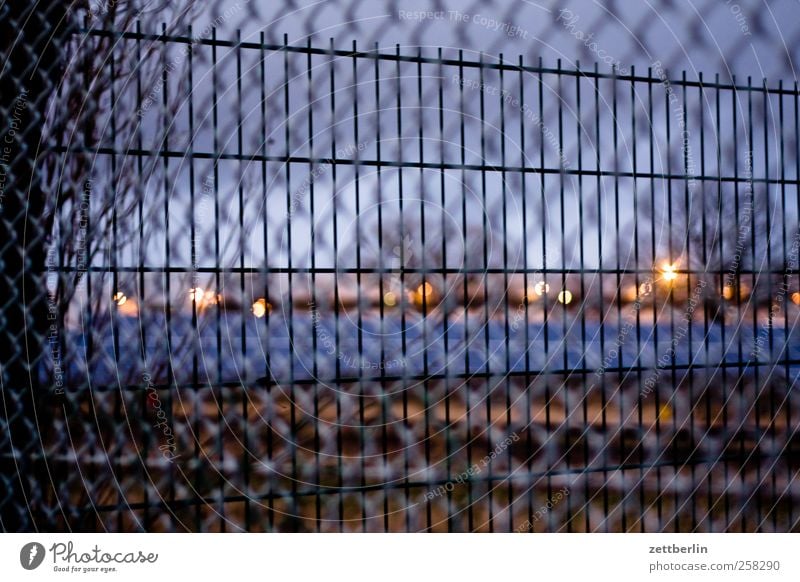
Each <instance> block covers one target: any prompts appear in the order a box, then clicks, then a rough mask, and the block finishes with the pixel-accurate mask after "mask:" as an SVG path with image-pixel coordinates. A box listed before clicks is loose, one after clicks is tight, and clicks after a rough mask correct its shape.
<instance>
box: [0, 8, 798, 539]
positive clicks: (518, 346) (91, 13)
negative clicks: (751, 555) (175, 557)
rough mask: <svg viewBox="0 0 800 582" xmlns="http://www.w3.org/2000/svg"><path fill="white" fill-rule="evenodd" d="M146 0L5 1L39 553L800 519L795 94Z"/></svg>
mask: <svg viewBox="0 0 800 582" xmlns="http://www.w3.org/2000/svg"><path fill="white" fill-rule="evenodd" d="M333 4H338V3H333ZM355 6H357V5H355ZM355 6H354V7H353V10H354V13H357V12H358V9H357V8H356V7H355ZM115 7H116V4H114V3H109V4H105V5H102V6H94V5H89V6H88V7H85V8H84V10H83V12H82V13H81V14H82V16H83V18H82V19H81V21H80V22H78V21H75V18H74V17H72V18H70V17H66V18H65V15H67V14H69V13H68V12H67V11H65V9H58V8H53V9H50V12H48V11H47V10H39V9H37V8H9V7H8V6H6V7H5V10H6V12H5V13H4V15H3V20H2V22H3V27H7V28H8V29H9V31H12V30H14V31H16V30H21V31H22V32H23V34H18V33H17V32H15V33H14V34H10V32H9V34H8V35H5V36H4V38H12V39H17V40H16V41H15V40H12V41H11V44H10V45H9V46H6V54H8V55H9V58H8V60H7V63H6V67H5V69H4V74H3V93H2V94H3V107H4V117H6V118H7V119H8V128H7V132H6V135H7V136H10V141H7V142H6V143H8V144H9V148H6V149H5V150H4V152H5V153H6V157H4V159H3V162H4V166H3V167H4V168H5V172H4V176H6V180H5V182H3V188H4V190H3V197H2V202H3V209H2V211H3V215H2V216H3V223H4V228H5V229H7V230H8V232H9V233H11V236H10V237H9V238H8V239H7V241H6V243H5V246H3V248H2V250H0V253H2V260H3V275H4V278H3V285H4V288H3V291H4V293H3V299H4V304H3V308H2V317H3V326H2V330H3V334H4V340H3V341H4V343H5V344H7V345H8V346H10V348H11V349H9V350H6V353H5V355H4V356H3V358H2V365H3V406H4V408H3V415H2V417H3V418H2V420H1V421H0V427H1V428H2V437H3V439H4V440H3V442H2V443H0V444H1V445H2V447H1V448H0V453H2V459H3V461H2V462H3V465H2V473H1V474H2V479H3V480H4V487H3V494H2V496H0V497H2V498H1V499H0V507H2V520H3V527H4V529H6V530H30V529H34V528H37V529H44V530H79V531H99V530H103V531H106V530H108V531H138V530H145V531H187V530H188V531H225V530H227V531H238V530H247V531H422V530H424V531H521V532H523V531H524V532H528V531H530V532H534V531H690V530H696V531H757V530H769V531H792V530H795V529H796V528H797V525H796V524H797V520H798V518H797V517H796V516H795V510H794V504H795V501H796V499H797V496H798V494H800V489H799V488H798V485H797V480H796V475H797V471H798V469H800V464H798V463H799V461H798V437H797V435H796V427H797V424H798V421H797V419H798V417H800V410H798V408H797V407H798V402H797V398H796V397H794V390H793V387H794V383H795V381H796V379H797V373H798V364H800V354H798V343H797V341H796V340H795V339H794V331H793V329H794V325H795V323H796V321H797V317H798V315H799V314H800V307H799V306H800V275H798V270H797V263H798V256H797V255H798V249H800V231H799V230H798V215H800V191H799V190H798V184H799V183H800V151H799V150H798V148H800V145H798V143H799V142H798V139H797V135H798V125H799V124H800V114H799V113H798V105H799V103H800V102H799V101H798V96H800V93H799V92H798V89H797V85H796V83H794V82H792V83H788V82H784V81H780V80H779V81H776V82H767V81H764V82H760V81H759V82H755V81H753V80H752V79H751V78H747V79H745V80H742V79H739V78H736V77H735V76H732V77H730V78H728V75H725V74H714V75H711V76H709V75H707V74H706V75H703V74H698V75H697V76H693V77H689V76H687V74H686V73H677V72H675V71H671V70H669V68H668V67H667V66H666V65H664V64H662V63H661V62H660V61H659V60H657V59H654V60H653V61H652V62H651V64H650V66H648V67H641V68H640V67H638V66H635V65H634V66H626V64H625V63H622V62H620V61H616V62H614V63H613V67H609V66H606V65H605V64H601V65H592V66H591V67H584V66H582V65H580V63H569V64H567V63H565V62H562V61H561V60H555V59H554V60H553V61H552V62H548V61H545V60H544V59H543V58H535V59H530V58H528V57H527V56H525V57H522V56H520V57H516V56H515V57H513V58H511V57H507V56H504V55H503V54H502V53H500V54H497V55H496V56H490V55H489V54H485V53H480V52H472V51H465V50H464V49H461V48H452V47H445V48H438V47H430V46H414V47H410V46H407V45H402V46H401V45H400V44H396V45H391V46H386V45H385V44H379V43H374V42H370V43H369V44H368V45H364V44H362V42H361V41H348V42H342V41H340V40H338V39H336V40H329V41H325V40H323V39H321V38H319V35H318V34H312V35H310V36H308V37H307V38H305V39H303V40H301V41H298V40H292V37H289V36H285V37H282V38H281V37H276V36H275V35H274V34H272V32H271V30H272V29H269V30H265V31H263V32H259V33H256V34H243V33H242V32H237V31H236V30H230V29H231V26H230V25H231V23H233V22H238V21H241V20H242V19H246V18H248V17H249V15H250V14H251V13H250V11H251V10H252V6H250V4H249V3H241V4H239V3H231V4H222V5H221V8H220V10H219V11H218V12H216V13H214V14H212V15H211V16H210V17H208V18H206V19H205V20H198V19H196V18H194V17H193V15H192V14H191V13H190V12H186V13H178V14H175V13H174V10H173V11H172V12H170V19H171V20H170V22H171V23H170V24H169V25H166V24H164V25H160V26H159V25H156V24H155V21H154V18H156V17H160V16H161V15H162V14H164V11H161V9H160V8H159V9H158V10H156V9H153V10H151V11H149V12H148V11H146V12H141V13H140V12H134V11H130V10H129V11H127V12H124V11H121V12H115V11H114V9H115ZM664 9H665V10H667V9H668V7H665V8H664ZM392 10H395V12H396V17H397V19H399V20H400V21H409V20H410V21H415V20H416V21H422V20H427V21H436V20H437V19H439V20H441V19H444V18H447V19H448V20H449V19H452V18H456V17H457V18H460V19H462V20H464V18H465V15H466V18H467V20H464V22H466V23H468V24H469V25H470V26H477V27H480V28H482V29H487V30H492V29H493V27H494V29H495V31H499V30H501V29H502V31H503V33H504V34H505V36H506V37H509V38H516V37H520V36H522V35H523V34H524V33H530V32H531V31H530V30H529V29H528V28H526V27H525V22H520V21H519V20H514V19H513V18H511V17H507V18H505V19H504V18H502V14H501V15H499V16H494V17H490V16H489V14H492V13H493V12H492V11H489V10H488V9H487V8H486V7H485V6H484V7H483V8H481V9H480V10H479V9H477V8H475V7H472V8H471V9H470V10H463V11H457V14H456V16H452V11H450V10H444V8H442V9H441V10H440V9H439V7H434V9H432V10H428V11H423V12H422V13H421V12H419V11H418V10H410V9H409V10H407V9H406V7H400V6H394V5H392ZM401 12H402V14H401ZM109 14H111V16H109ZM422 14H424V17H423V16H422ZM459 14H460V16H458V15H459ZM551 14H552V16H553V23H551V25H550V26H561V27H564V28H565V29H566V30H567V32H568V33H569V34H572V35H574V34H575V31H576V30H577V28H576V26H577V23H578V22H579V20H576V19H575V16H576V14H575V13H571V14H568V13H567V12H565V11H563V10H562V11H561V12H558V11H557V10H555V9H554V10H552V11H551ZM153 15H155V17H154V16H153ZM445 15H446V16H445ZM478 16H482V17H483V19H484V20H485V22H483V21H482V20H481V19H480V18H477V20H475V19H476V17H478ZM73 21H74V22H73ZM190 22H192V23H193V24H191V25H190V24H189V23H190ZM59 23H63V24H59ZM68 23H72V24H71V25H70V26H67V24H68ZM514 27H516V28H514ZM569 27H572V29H570V28H569ZM234 28H235V27H234ZM354 30H356V31H358V27H357V26H354ZM378 30H380V29H378ZM42 31H45V32H42ZM52 31H54V33H51V32H52ZM515 35H516V37H515ZM360 38H370V35H369V34H366V33H364V34H363V35H360ZM15 42H21V43H22V45H21V46H22V48H19V46H16V45H15ZM418 44H419V45H421V44H423V43H418ZM586 46H587V47H588V46H589V45H586ZM28 47H29V48H28ZM34 57H36V58H34ZM665 62H668V61H666V60H665ZM31 72H32V73H33V75H32V76H31ZM721 73H723V72H721ZM10 96H13V98H11V97H10Z"/></svg>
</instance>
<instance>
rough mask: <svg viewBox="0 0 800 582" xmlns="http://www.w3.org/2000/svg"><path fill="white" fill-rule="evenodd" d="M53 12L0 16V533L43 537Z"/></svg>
mask: <svg viewBox="0 0 800 582" xmlns="http://www.w3.org/2000/svg"><path fill="white" fill-rule="evenodd" d="M66 16H67V13H66V9H65V7H64V4H63V3H61V2H34V3H28V2H5V3H4V4H2V6H0V43H2V54H3V55H4V57H5V59H4V61H3V62H2V64H1V65H0V67H1V68H0V171H1V172H2V174H0V231H2V235H1V238H0V368H1V369H2V377H1V380H0V381H1V382H2V386H1V387H2V398H0V529H2V530H3V531H8V532H14V531H33V530H46V529H48V523H50V520H49V519H47V515H48V513H49V512H47V511H45V510H44V507H43V506H42V504H41V500H42V499H43V498H45V497H49V495H48V494H47V491H46V490H45V488H49V487H50V485H49V484H50V480H49V479H47V477H46V476H45V475H46V471H45V470H44V469H45V457H44V454H43V449H42V444H41V439H40V429H41V428H43V427H45V426H46V425H47V415H46V414H40V413H39V412H43V411H44V410H45V409H46V407H43V406H40V405H41V404H42V402H43V400H44V397H45V392H47V387H46V386H43V385H42V383H41V382H40V381H39V380H40V378H39V363H40V362H41V360H42V357H43V355H44V353H45V350H46V346H47V345H48V343H47V325H48V322H47V313H48V303H47V302H48V294H47V289H46V285H45V276H44V275H45V268H44V267H45V255H46V244H47V237H48V234H49V232H48V231H49V229H48V227H47V221H46V217H45V202H46V192H45V187H44V181H43V180H44V176H43V171H42V167H41V164H40V163H38V160H37V152H38V155H39V156H41V155H42V149H43V148H44V147H46V144H45V143H44V140H42V135H43V129H44V127H45V116H46V107H47V103H48V100H49V99H50V97H51V96H52V95H53V94H54V93H55V91H56V89H57V87H58V82H59V79H60V78H61V68H62V55H63V52H64V49H65V43H66V40H67V38H68V37H67V33H68V32H69V31H68V27H67V23H66Z"/></svg>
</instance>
